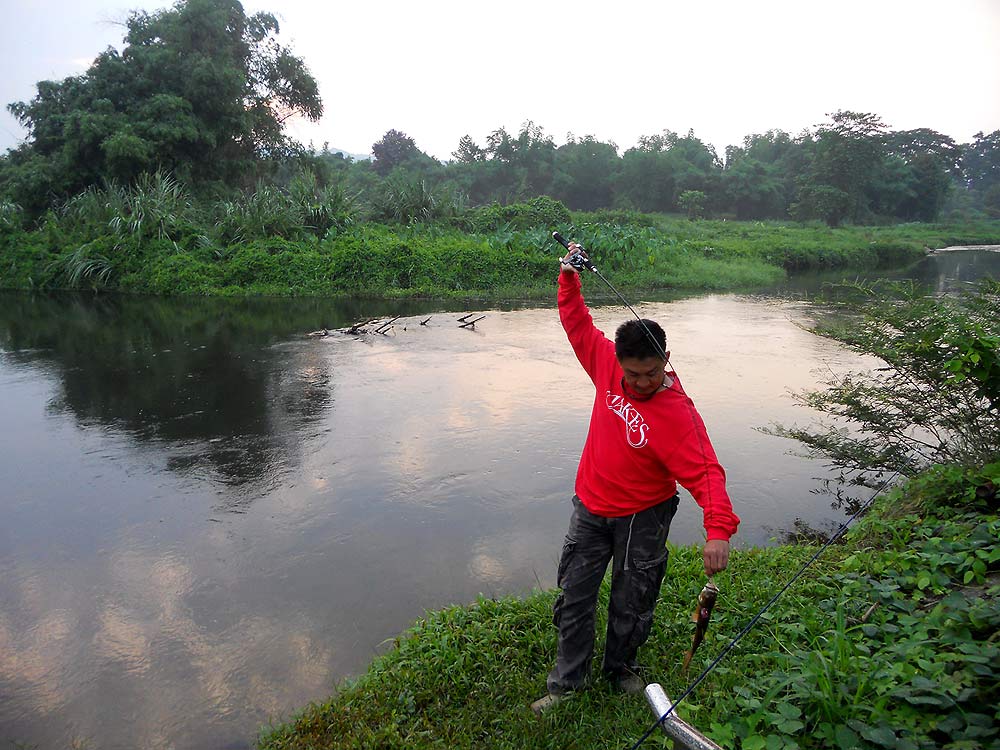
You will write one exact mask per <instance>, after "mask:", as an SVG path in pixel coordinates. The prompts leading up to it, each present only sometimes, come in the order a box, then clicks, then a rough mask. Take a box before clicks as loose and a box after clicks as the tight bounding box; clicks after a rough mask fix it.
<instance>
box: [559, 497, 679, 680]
mask: <svg viewBox="0 0 1000 750" xmlns="http://www.w3.org/2000/svg"><path fill="white" fill-rule="evenodd" d="M678 502H679V498H678V496H677V495H674V496H673V497H672V498H670V499H669V500H664V501H663V502H662V503H659V504H658V505H654V506H653V507H651V508H647V509H646V510H644V511H642V512H641V513H636V514H635V515H631V516H623V517H621V518H605V517H603V516H595V515H594V514H593V513H591V512H590V511H588V510H587V509H586V508H585V507H584V506H583V503H581V502H580V499H579V498H578V497H576V496H575V495H574V496H573V517H572V518H571V519H570V522H569V531H568V532H567V534H566V541H565V543H564V544H563V550H562V556H561V558H560V560H559V573H558V577H557V585H558V586H559V588H561V589H562V592H561V593H560V594H559V596H558V598H557V599H556V603H555V607H554V610H553V618H552V620H553V623H554V624H555V626H556V627H557V628H558V629H559V647H558V650H557V652H556V665H555V667H553V669H552V671H551V672H549V677H548V680H547V685H548V689H549V692H550V693H564V692H567V691H569V690H576V689H577V688H580V687H582V686H583V685H584V683H585V681H586V680H587V677H588V675H589V673H590V660H591V658H592V656H593V653H594V620H595V617H596V609H597V594H598V592H599V590H600V588H601V581H602V580H603V579H604V573H605V571H606V570H607V567H608V561H611V562H612V565H611V601H610V603H609V605H608V632H607V641H606V644H605V647H604V664H603V671H604V673H605V675H606V676H607V677H608V678H609V679H612V680H615V679H617V678H619V677H621V676H623V675H624V674H625V673H626V672H627V671H628V670H631V669H632V668H633V667H634V666H635V655H636V652H637V651H638V650H639V647H640V646H641V645H642V644H643V643H645V642H646V639H647V638H648V637H649V630H650V627H651V626H652V624H653V610H654V608H655V607H656V599H657V597H658V595H659V593H660V584H661V583H662V582H663V574H664V573H665V572H666V569H667V550H666V543H667V533H668V532H669V531H670V521H671V520H672V519H673V517H674V513H676V512H677V504H678Z"/></svg>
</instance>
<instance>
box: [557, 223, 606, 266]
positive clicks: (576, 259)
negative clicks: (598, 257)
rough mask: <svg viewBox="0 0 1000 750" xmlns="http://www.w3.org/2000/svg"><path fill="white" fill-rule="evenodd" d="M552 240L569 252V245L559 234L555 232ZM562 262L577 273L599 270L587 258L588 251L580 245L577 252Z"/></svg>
mask: <svg viewBox="0 0 1000 750" xmlns="http://www.w3.org/2000/svg"><path fill="white" fill-rule="evenodd" d="M552 239H554V240H555V241H556V242H558V243H559V244H560V245H562V246H563V247H565V248H566V249H567V250H569V243H568V242H567V241H566V240H565V239H563V236H562V235H561V234H559V232H553V233H552ZM562 262H563V263H564V264H565V265H567V266H572V267H573V268H575V269H576V270H577V271H582V270H583V269H585V268H586V269H587V270H588V271H596V270H597V268H596V267H595V266H594V264H593V263H591V262H590V258H588V257H587V251H586V250H584V249H583V248H582V247H580V246H579V245H578V246H577V250H576V251H575V252H574V253H573V254H572V255H570V256H569V257H568V258H563V259H562Z"/></svg>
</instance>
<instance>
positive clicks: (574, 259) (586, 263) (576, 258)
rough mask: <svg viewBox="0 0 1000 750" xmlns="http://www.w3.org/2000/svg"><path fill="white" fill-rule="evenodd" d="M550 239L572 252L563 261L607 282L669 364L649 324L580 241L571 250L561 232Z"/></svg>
mask: <svg viewBox="0 0 1000 750" xmlns="http://www.w3.org/2000/svg"><path fill="white" fill-rule="evenodd" d="M552 239H554V240H555V241H556V242H558V243H559V244H560V245H562V246H563V247H564V248H566V249H567V250H569V251H570V252H571V253H572V255H570V256H569V257H568V258H566V259H565V261H563V262H564V263H568V264H569V265H571V266H573V268H575V269H576V270H577V271H582V270H583V269H584V268H586V269H587V270H588V271H591V272H593V273H596V274H597V276H598V278H599V279H600V280H601V281H603V282H604V283H605V284H607V287H608V289H610V290H611V291H612V292H614V293H615V296H616V297H618V299H620V300H621V301H622V304H623V305H625V307H627V308H628V309H629V310H630V311H631V313H632V314H633V315H634V316H635V319H636V320H638V321H639V325H641V326H642V330H644V331H645V332H646V335H647V336H648V337H649V340H650V342H651V343H652V344H653V348H654V349H655V350H656V353H657V354H659V355H660V357H661V358H662V359H663V361H664V362H666V363H667V364H669V363H670V359H669V358H668V357H667V353H666V352H665V351H663V347H662V346H660V342H659V341H657V340H656V337H655V336H654V335H653V332H652V331H650V330H649V326H647V325H646V321H645V320H643V319H642V318H640V317H639V313H637V312H636V311H635V308H633V307H632V305H630V304H629V303H628V300H627V299H625V298H624V297H623V296H622V293H621V292H619V291H618V290H617V289H615V288H614V287H613V286H612V285H611V282H610V281H608V280H607V279H606V278H605V277H604V274H603V273H601V272H600V271H599V270H597V266H595V265H594V263H593V261H591V260H590V257H589V256H588V255H587V251H586V250H585V249H584V247H583V245H581V244H580V243H576V246H577V249H576V250H573V249H572V248H570V246H569V244H570V243H569V242H567V241H566V238H565V237H563V236H562V235H561V234H559V232H553V233H552Z"/></svg>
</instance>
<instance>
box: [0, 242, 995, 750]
mask: <svg viewBox="0 0 1000 750" xmlns="http://www.w3.org/2000/svg"><path fill="white" fill-rule="evenodd" d="M970 269H972V270H970ZM987 274H989V275H993V276H998V275H1000V254H998V253H990V252H953V253H943V254H940V255H936V256H932V257H930V258H928V259H927V260H926V261H925V262H924V263H922V264H921V265H920V266H918V267H915V268H914V269H910V270H909V271H907V272H906V274H902V275H907V276H911V277H915V278H918V279H920V280H921V281H922V282H924V283H927V284H929V285H931V286H933V287H935V288H938V289H944V288H949V287H953V286H954V285H955V284H956V283H957V284H962V283H965V282H967V281H969V280H972V279H973V278H975V277H978V276H981V275H987ZM597 283H598V282H596V280H593V279H591V280H588V286H587V288H586V291H587V292H589V293H591V295H592V296H594V297H595V298H596V294H597V292H599V291H601V290H600V289H599V287H598V285H597ZM816 283H818V280H816V279H812V280H810V279H797V280H795V281H793V282H790V283H789V284H788V285H786V286H785V287H784V288H782V289H779V290H771V291H770V292H768V293H766V294H757V295H752V296H748V295H717V294H712V295H705V296H699V297H689V298H684V299H677V300H673V301H666V300H665V301H659V302H645V303H642V304H641V305H638V306H637V308H638V310H639V312H640V314H642V315H644V316H646V317H651V318H655V319H657V320H658V321H660V322H661V323H662V324H663V325H664V327H665V329H666V330H667V335H668V341H669V348H670V349H671V351H672V352H673V356H672V361H673V364H674V365H675V367H676V368H677V371H678V373H679V375H680V377H681V380H682V382H683V383H684V386H685V388H686V390H687V391H688V393H689V394H690V395H691V397H692V398H693V399H694V401H695V403H696V404H697V406H698V408H699V410H700V411H701V413H702V415H703V417H704V419H705V422H706V424H707V426H708V430H709V433H710V435H711V437H712V440H713V442H714V444H715V447H716V450H717V452H718V454H719V456H720V459H721V461H722V463H723V465H724V466H725V467H726V469H727V472H728V477H729V488H730V492H731V494H732V496H733V498H734V502H735V505H736V509H737V512H738V513H739V514H740V515H741V516H742V518H743V524H742V526H741V528H740V532H739V534H738V536H737V537H736V538H735V540H734V542H735V544H736V545H737V547H747V546H751V545H766V544H770V543H773V541H774V540H775V538H776V537H778V536H779V535H780V532H781V531H782V530H784V529H788V528H789V527H791V526H792V524H793V523H794V521H795V519H797V518H798V519H802V520H803V521H804V522H806V523H808V524H810V525H812V526H823V525H824V524H826V525H829V524H838V523H839V522H840V521H842V520H843V517H844V516H843V512H842V511H840V510H837V509H835V508H833V507H831V503H830V499H829V497H826V496H823V495H820V494H817V493H816V492H815V490H817V488H818V487H819V479H818V478H820V477H823V476H826V473H825V470H824V467H823V466H822V465H820V464H819V463H817V462H816V461H813V460H810V459H806V458H803V457H800V456H797V455H793V453H792V452H793V451H795V450H796V445H795V444H793V443H790V442H789V441H786V440H783V439H780V438H776V437H771V436H768V435H764V434H762V433H761V432H759V431H758V430H757V429H756V428H758V427H760V426H764V425H767V424H769V423H771V422H781V423H786V424H792V423H800V424H801V423H807V422H809V421H810V420H811V419H812V417H813V415H810V414H809V413H808V412H806V411H805V410H804V409H803V408H802V407H799V406H796V405H795V403H794V401H793V400H792V398H791V397H790V392H793V391H798V390H802V389H806V388H811V387H815V386H816V385H817V384H818V383H819V382H820V381H821V380H822V379H823V378H824V377H826V376H827V374H828V373H829V372H831V371H833V372H838V371H843V370H844V369H847V368H857V367H867V366H870V363H869V362H865V361H863V360H861V359H860V358H859V357H857V356H856V355H854V354H852V353H850V352H847V351H845V350H843V349H841V348H840V347H839V346H837V345H836V344H835V343H834V342H831V341H828V340H824V339H821V338H819V337H816V336H813V335H811V334H809V333H807V332H806V331H805V330H804V329H803V327H802V325H803V324H808V321H809V319H810V314H811V310H812V307H811V305H810V303H809V302H808V301H806V300H804V299H802V298H800V297H801V295H800V294H799V292H800V291H801V290H803V289H806V288H808V287H810V286H813V285H815V284H816ZM605 299H607V298H606V297H605ZM470 312H471V313H475V314H476V316H477V317H478V316H479V315H485V316H486V317H485V318H484V319H482V320H481V321H479V322H478V323H477V324H476V326H475V328H474V329H467V328H461V327H459V318H460V317H461V316H463V315H465V314H467V313H470ZM593 312H594V318H595V321H596V323H597V325H598V326H599V327H600V328H602V329H603V330H604V331H606V332H608V333H611V332H612V331H613V329H614V327H615V326H616V325H617V324H618V323H620V322H621V321H623V320H625V319H626V317H627V316H628V313H627V311H623V309H622V308H621V307H617V306H612V305H610V304H609V305H606V306H597V305H595V307H594V311H593ZM390 316H400V317H399V319H398V320H397V321H396V322H395V324H394V326H393V328H392V329H391V330H389V331H387V334H388V335H384V336H383V335H364V336H351V335H347V334H343V333H339V332H336V331H334V332H332V333H331V334H330V335H329V336H325V337H319V336H308V335H306V334H307V333H308V332H310V331H315V330H317V329H320V328H322V327H326V328H329V329H331V330H332V329H336V328H340V327H344V326H347V325H349V324H351V323H353V322H357V321H359V320H365V319H368V318H375V317H381V319H383V320H385V319H386V318H387V317H390ZM428 317H429V318H430V319H429V320H428V321H426V325H421V322H422V321H424V320H425V319H426V318H428ZM591 401H592V386H591V385H590V382H589V380H588V379H587V377H586V375H585V374H584V373H583V372H582V370H581V369H580V367H579V366H578V364H577V363H576V361H575V358H574V357H573V355H572V353H571V351H570V350H569V347H568V345H567V343H566V340H565V336H564V334H563V333H562V330H561V329H560V327H559V323H558V317H557V314H556V311H555V310H554V309H553V308H552V307H551V306H532V307H521V308H505V309H495V308H491V309H478V308H477V307H476V306H473V307H468V308H466V307H462V308H461V309H459V308H458V307H457V306H455V305H451V304H444V305H443V304H441V303H413V302H406V303H402V302H386V301H371V300H369V301H365V300H352V301H350V302H343V301H338V302H332V301H328V300H239V301H233V300H204V299H195V300H187V299H183V300H164V299H141V298H123V297H107V296H89V295H57V296H41V295H29V294H18V293H0V422H2V424H3V430H2V432H0V477H2V487H3V492H2V495H0V742H3V743H8V742H18V743H24V744H25V745H26V746H29V747H30V746H33V745H37V746H39V747H46V748H49V747H52V748H57V747H76V746H80V747H87V748H135V747H142V748H231V749H235V748H245V747H250V746H252V745H253V742H254V738H255V736H256V733H257V730H258V728H259V727H261V726H264V725H266V724H268V722H271V721H277V720H280V719H282V718H287V717H288V716H289V715H290V714H291V713H293V712H294V711H295V710H296V709H298V708H300V707H302V706H303V705H304V704H306V703H307V702H309V701H311V700H320V699H323V698H324V697H325V696H327V695H328V694H329V693H330V692H331V690H332V688H333V686H334V685H335V684H336V683H338V682H340V681H341V680H343V679H344V678H345V677H348V676H351V675H356V674H359V673H361V672H363V671H364V670H365V668H366V665H367V664H368V662H369V661H370V660H371V658H372V657H373V656H375V655H377V654H379V653H382V652H383V651H384V650H385V649H386V648H388V647H389V643H388V642H390V641H391V639H392V638H393V637H394V636H395V635H397V634H398V633H399V632H400V631H401V630H403V629H405V628H406V627H407V626H408V625H409V624H410V623H412V622H413V621H414V619H416V618H418V617H420V616H421V615H422V613H423V612H424V611H425V610H429V609H435V608H438V607H441V606H444V605H449V604H455V603H465V602H470V601H472V600H474V599H475V597H476V596H477V595H478V594H480V593H481V594H485V595H488V596H498V595H508V594H511V595H517V594H524V593H527V592H529V591H530V590H531V589H533V588H536V587H538V586H539V585H541V586H544V587H551V586H553V585H554V584H555V567H556V560H557V556H558V553H559V550H560V547H561V541H562V536H563V534H564V533H565V528H566V524H567V521H568V518H569V511H570V505H569V497H570V495H571V492H572V485H573V476H574V472H575V468H576V461H577V459H578V457H579V452H580V448H581V446H582V444H583V440H584V437H585V434H586V428H587V420H588V416H589V411H590V407H591ZM702 534H703V532H702V529H701V519H700V512H699V510H698V508H697V506H696V505H695V504H694V502H693V501H692V500H691V498H690V497H689V496H686V495H685V496H684V501H683V502H682V505H681V510H680V511H679V513H678V516H677V518H676V519H675V521H674V524H673V528H672V530H671V540H672V541H673V542H674V543H678V544H689V543H698V542H700V541H701V539H702V538H703V536H702ZM668 574H669V572H668ZM546 668H547V665H540V666H539V670H540V675H541V674H543V673H544V671H545V669H546ZM540 679H541V678H540ZM540 684H541V683H540Z"/></svg>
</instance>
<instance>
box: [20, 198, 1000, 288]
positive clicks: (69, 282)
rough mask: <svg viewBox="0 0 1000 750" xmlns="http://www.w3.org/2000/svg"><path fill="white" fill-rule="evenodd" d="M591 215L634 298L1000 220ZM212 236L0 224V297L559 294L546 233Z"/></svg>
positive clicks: (421, 230)
mask: <svg viewBox="0 0 1000 750" xmlns="http://www.w3.org/2000/svg"><path fill="white" fill-rule="evenodd" d="M592 218H593V217H589V216H587V215H578V216H576V217H575V218H574V221H575V222H576V224H574V225H573V227H574V229H573V231H571V232H570V233H571V234H572V235H573V236H575V237H578V238H579V239H582V240H583V241H584V242H585V244H587V245H588V246H590V247H592V248H595V249H596V250H595V253H594V257H595V258H596V259H599V261H600V267H601V269H602V272H603V273H605V274H606V275H608V276H609V277H610V278H613V280H614V283H615V286H616V287H617V288H619V289H620V290H622V291H625V292H628V293H630V294H633V295H634V294H637V293H644V292H672V291H680V292H712V291H752V290H755V289H760V288H764V287H767V286H770V285H773V284H775V283H779V282H780V281H782V280H783V279H784V278H785V277H786V275H787V274H788V273H795V272H798V271H807V270H835V269H842V270H847V271H864V270H870V269H871V270H873V269H877V268H887V267H901V266H905V265H907V264H909V263H911V262H916V261H917V260H918V259H919V258H921V257H924V255H925V254H926V253H927V252H928V250H929V248H930V247H940V246H950V245H957V244H968V245H973V244H976V245H978V244H992V243H994V242H1000V221H996V222H978V223H975V224H968V225H949V224H942V225H916V224H906V225H894V226H876V227H841V228H838V229H830V228H828V227H817V226H811V225H798V224H791V223H787V222H735V221H733V222H725V221H707V220H706V221H696V222H691V221H686V220H684V221H679V220H676V219H672V218H670V217H662V216H656V217H653V218H650V219H649V221H650V225H648V226H647V225H619V224H611V223H602V222H600V221H593V220H591V219H592ZM647 218H649V217H647ZM143 231H151V230H149V228H148V227H147V228H146V229H145V230H143ZM208 231H209V230H208V229H202V228H193V229H189V230H187V233H186V234H182V235H181V234H178V235H177V237H176V238H169V237H162V236H145V235H142V234H120V233H119V234H115V233H103V234H102V233H95V232H97V230H96V229H95V228H94V227H93V226H89V225H88V226H85V227H82V228H81V227H77V226H76V225H73V224H71V223H69V222H68V220H67V221H65V222H62V223H60V221H57V220H55V219H53V220H51V221H49V222H48V223H46V224H45V225H44V226H43V227H40V228H37V229H33V230H30V231H28V230H25V229H22V228H20V227H15V226H7V227H4V226H0V288H6V289H14V290H34V291H39V290H42V291H48V290H52V291H57V290H81V289H82V290H87V291H107V292H115V293H125V294H143V295H155V296H227V297H252V296H275V297H330V298H337V297H346V296H366V297H378V298H385V299H405V298H412V299H462V300H481V301H487V302H498V301H511V300H535V299H541V298H545V297H549V296H551V278H552V276H553V274H554V271H555V265H556V264H555V261H556V258H557V257H558V255H559V251H561V248H558V247H556V245H555V243H554V241H552V240H551V237H550V233H549V230H548V229H547V228H544V227H535V228H533V229H526V230H521V231H507V230H497V231H495V232H493V233H486V234H470V233H468V232H464V231H462V230H459V229H456V228H455V227H451V226H442V225H437V224H426V225H422V224H417V225H410V226H402V225H400V226H393V225H383V224H372V223H365V224H360V225H355V226H351V227H347V228H343V229H340V230H337V231H336V232H331V233H330V234H328V236H327V237H326V238H325V239H322V240H320V239H317V238H315V237H310V238H305V239H294V240H290V239H287V238H282V237H271V238H262V239H256V240H253V241H247V242H242V243H239V244H236V245H225V244H219V242H217V241H215V240H213V239H212V238H211V237H210V236H208V234H206V233H205V232H208ZM566 231H569V230H566Z"/></svg>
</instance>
